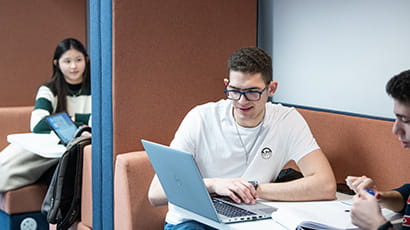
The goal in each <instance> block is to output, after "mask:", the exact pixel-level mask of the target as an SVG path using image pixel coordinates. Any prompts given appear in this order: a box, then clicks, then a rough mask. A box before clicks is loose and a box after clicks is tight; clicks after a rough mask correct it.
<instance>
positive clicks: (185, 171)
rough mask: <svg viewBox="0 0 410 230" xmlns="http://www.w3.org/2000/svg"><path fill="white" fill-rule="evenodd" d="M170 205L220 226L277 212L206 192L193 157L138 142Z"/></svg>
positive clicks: (159, 146) (264, 216)
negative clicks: (238, 202) (142, 147)
mask: <svg viewBox="0 0 410 230" xmlns="http://www.w3.org/2000/svg"><path fill="white" fill-rule="evenodd" d="M141 142H142V144H143V146H144V148H145V151H146V152H147V154H148V157H149V159H150V161H151V164H152V166H153V168H154V170H155V172H156V174H157V176H158V179H159V181H160V183H161V185H162V188H163V189H164V191H165V194H166V196H167V199H168V201H169V202H170V203H172V204H174V205H176V206H177V207H179V208H182V209H185V210H188V211H190V212H192V213H195V214H197V215H199V216H201V217H205V218H207V219H210V220H212V221H215V222H217V223H220V224H227V223H237V222H244V221H254V220H260V219H269V218H271V215H272V212H274V211H276V210H277V209H276V208H274V207H272V206H269V205H265V204H262V203H260V202H257V204H255V205H246V204H236V203H234V202H230V201H229V199H227V197H225V198H219V197H213V196H211V195H210V194H209V193H208V190H207V189H206V186H205V184H204V182H203V180H202V176H201V174H200V172H199V169H198V167H197V165H196V163H195V160H194V159H193V156H192V154H190V153H187V152H183V151H179V150H175V149H172V148H170V147H168V146H165V145H161V144H157V143H154V142H150V141H147V140H142V141H141Z"/></svg>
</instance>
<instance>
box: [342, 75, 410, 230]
mask: <svg viewBox="0 0 410 230" xmlns="http://www.w3.org/2000/svg"><path fill="white" fill-rule="evenodd" d="M386 92H387V94H388V95H390V96H391V97H392V98H393V100H394V114H395V116H396V120H395V122H394V125H393V133H394V134H395V135H397V136H398V139H399V141H400V143H401V145H402V147H403V148H410V70H407V71H404V72H402V73H400V74H398V75H396V76H394V77H393V78H391V79H390V80H389V82H388V83H387V85H386ZM403 173H407V172H403ZM346 182H347V184H348V185H349V187H350V188H351V189H352V190H354V191H355V192H356V193H357V194H356V195H355V197H354V198H353V205H352V208H351V212H350V213H351V217H352V223H353V224H355V225H357V226H359V227H360V229H365V230H373V229H377V230H387V229H393V226H392V224H391V223H390V221H387V220H386V219H385V218H384V217H383V215H382V213H381V209H380V204H379V203H381V204H383V206H384V207H386V208H389V209H391V210H393V211H396V212H401V213H403V222H402V229H403V230H410V184H405V185H403V186H401V187H400V188H397V189H394V190H391V191H378V190H377V187H376V185H375V184H374V182H373V180H372V179H371V178H368V177H366V176H362V177H354V176H348V177H347V178H346Z"/></svg>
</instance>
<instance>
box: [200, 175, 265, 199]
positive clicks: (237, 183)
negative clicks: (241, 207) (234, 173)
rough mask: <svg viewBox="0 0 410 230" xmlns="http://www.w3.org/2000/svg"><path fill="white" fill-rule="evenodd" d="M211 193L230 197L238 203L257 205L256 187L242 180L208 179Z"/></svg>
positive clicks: (207, 184) (207, 183)
mask: <svg viewBox="0 0 410 230" xmlns="http://www.w3.org/2000/svg"><path fill="white" fill-rule="evenodd" d="M204 182H205V185H206V187H207V188H208V191H209V192H210V193H216V194H218V195H221V196H228V197H230V198H231V199H232V200H233V201H234V202H236V203H238V204H239V203H245V204H255V203H256V200H255V199H256V198H257V197H258V194H257V192H256V190H255V188H254V186H253V185H252V184H251V183H249V182H248V181H246V180H244V179H242V178H206V179H204Z"/></svg>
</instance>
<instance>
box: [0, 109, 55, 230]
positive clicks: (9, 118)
mask: <svg viewBox="0 0 410 230" xmlns="http://www.w3.org/2000/svg"><path fill="white" fill-rule="evenodd" d="M32 110H33V106H18V107H2V108H0V148H1V150H3V149H4V148H5V147H6V146H7V145H8V144H9V143H8V142H7V135H9V134H12V133H27V132H30V128H29V127H30V116H31V111H32ZM0 154H1V153H0ZM46 191H47V186H45V185H38V184H35V185H29V186H26V187H23V188H20V189H16V190H13V191H9V192H6V193H4V194H0V223H1V229H7V230H8V229H20V225H21V224H23V225H25V224H26V225H29V224H33V223H35V224H36V225H37V226H38V228H39V229H47V228H48V223H47V221H46V218H45V216H44V215H42V214H41V213H40V209H41V204H42V202H43V199H44V195H45V193H46Z"/></svg>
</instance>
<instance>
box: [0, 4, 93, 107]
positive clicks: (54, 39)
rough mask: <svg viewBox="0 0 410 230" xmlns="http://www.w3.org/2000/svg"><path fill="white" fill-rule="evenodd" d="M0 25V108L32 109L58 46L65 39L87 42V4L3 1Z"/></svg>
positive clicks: (49, 75)
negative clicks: (27, 106)
mask: <svg viewBox="0 0 410 230" xmlns="http://www.w3.org/2000/svg"><path fill="white" fill-rule="evenodd" d="M0 24H1V26H0V36H1V43H0V50H1V56H2V57H1V58H0V69H1V70H2V71H1V74H0V106H21V105H33V103H34V99H35V95H36V93H37V89H38V87H39V86H40V84H42V83H43V82H45V81H46V80H48V79H49V78H50V77H51V74H52V72H51V71H52V60H51V59H52V57H53V55H54V49H55V47H56V45H57V43H58V42H60V41H61V40H63V39H64V38H66V37H75V38H78V39H79V40H80V41H82V42H84V43H85V42H86V2H85V1H83V0H71V1H61V0H57V1H56V0H42V1H35V2H33V1H2V2H1V7H0ZM85 44H86V43H85ZM16 92H18V93H16Z"/></svg>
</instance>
